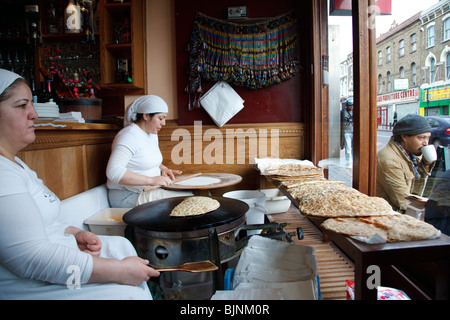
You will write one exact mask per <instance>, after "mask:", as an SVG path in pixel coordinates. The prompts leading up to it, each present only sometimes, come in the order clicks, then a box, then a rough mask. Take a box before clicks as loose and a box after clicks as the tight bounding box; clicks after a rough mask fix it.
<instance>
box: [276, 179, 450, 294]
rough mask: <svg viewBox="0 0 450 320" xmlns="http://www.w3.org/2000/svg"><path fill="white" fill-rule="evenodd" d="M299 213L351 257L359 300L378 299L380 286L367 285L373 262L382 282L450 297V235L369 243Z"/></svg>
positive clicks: (324, 239) (396, 286) (295, 203)
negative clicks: (340, 232) (325, 227)
mask: <svg viewBox="0 0 450 320" xmlns="http://www.w3.org/2000/svg"><path fill="white" fill-rule="evenodd" d="M279 189H280V190H281V191H282V192H283V193H284V194H285V195H286V196H287V197H288V198H289V199H290V200H291V202H292V204H293V206H295V208H296V209H297V210H298V206H299V203H298V201H297V200H296V199H294V198H293V197H292V196H291V195H290V194H289V193H288V192H286V190H285V189H284V188H279ZM299 216H301V217H302V218H303V220H304V221H303V224H304V225H307V224H306V223H305V220H306V221H309V222H310V224H311V225H314V226H315V228H316V230H317V232H319V233H320V234H321V235H322V241H326V242H325V243H331V242H332V243H333V244H334V245H335V246H336V247H337V248H339V250H340V251H341V252H343V254H342V255H341V256H343V257H346V258H347V259H350V260H351V261H352V263H353V266H354V280H355V299H356V300H375V299H377V290H374V289H369V288H368V286H367V285H366V283H367V281H368V280H369V281H370V279H369V277H371V276H372V275H373V272H369V271H368V267H369V266H372V265H374V266H377V267H379V268H380V271H381V279H380V280H381V285H382V286H389V287H394V288H397V289H401V290H403V291H405V292H406V294H407V295H408V296H409V297H410V298H412V299H423V300H433V299H436V300H437V299H439V300H442V299H444V300H448V299H450V297H449V293H448V291H449V288H450V237H448V236H446V235H444V234H442V235H441V236H440V237H439V238H437V239H434V240H422V241H408V242H397V243H385V244H366V243H363V242H360V241H357V240H354V239H352V238H350V237H348V236H345V235H341V234H337V233H335V232H331V231H328V230H325V229H323V228H321V226H320V224H321V223H322V222H323V221H324V220H325V218H318V217H306V216H303V215H302V214H301V213H299ZM277 222H280V221H277ZM329 241H331V242H329ZM318 260H319V258H318ZM425 264H428V265H429V268H428V269H429V270H426V269H425V270H423V268H424V267H423V265H425ZM421 268H422V269H421ZM430 268H432V269H430ZM418 270H419V271H418ZM421 272H422V273H423V274H420V273H421ZM319 276H320V273H319ZM321 284H322V280H321Z"/></svg>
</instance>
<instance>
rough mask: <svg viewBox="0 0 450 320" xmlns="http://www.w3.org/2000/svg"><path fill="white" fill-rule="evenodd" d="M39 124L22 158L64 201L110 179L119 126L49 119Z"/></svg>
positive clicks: (22, 152)
mask: <svg viewBox="0 0 450 320" xmlns="http://www.w3.org/2000/svg"><path fill="white" fill-rule="evenodd" d="M35 124H36V140H35V141H34V143H32V144H30V145H28V146H27V147H26V148H25V149H23V150H22V151H21V152H19V154H18V157H19V158H20V159H22V160H23V161H24V162H25V163H26V164H27V165H28V166H29V167H30V168H31V169H32V170H34V171H36V173H37V175H38V177H39V178H41V179H42V180H43V181H44V184H45V185H46V186H47V187H48V188H49V189H50V190H52V191H53V192H54V193H55V194H56V195H57V196H58V197H59V198H60V199H61V200H63V199H66V198H68V197H71V196H73V195H75V194H77V193H80V192H83V191H85V190H88V189H90V188H93V187H96V186H98V185H100V184H102V183H105V182H106V165H107V163H108V159H109V155H110V153H111V143H112V141H113V139H114V137H115V135H116V134H117V132H118V130H119V127H118V126H116V125H113V124H103V123H62V122H48V121H36V122H35ZM48 124H51V125H48Z"/></svg>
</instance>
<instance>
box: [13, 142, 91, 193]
mask: <svg viewBox="0 0 450 320" xmlns="http://www.w3.org/2000/svg"><path fill="white" fill-rule="evenodd" d="M18 156H19V158H20V159H22V160H23V161H24V162H25V163H26V164H27V165H28V166H29V167H30V168H31V169H32V170H34V171H35V172H36V174H37V176H38V177H39V178H40V179H42V181H44V184H45V185H46V186H47V187H48V188H49V189H50V190H51V191H53V192H54V193H55V194H56V195H57V196H58V198H60V199H65V198H66V197H68V196H70V195H74V194H77V193H80V192H82V191H84V190H85V184H84V180H85V179H84V172H83V150H82V148H81V146H75V147H65V148H53V149H41V150H32V151H22V152H21V153H20V154H19V155H18Z"/></svg>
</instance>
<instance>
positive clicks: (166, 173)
mask: <svg viewBox="0 0 450 320" xmlns="http://www.w3.org/2000/svg"><path fill="white" fill-rule="evenodd" d="M160 169H161V176H164V177H169V178H171V179H172V180H174V179H175V175H180V174H182V173H183V172H182V171H180V170H172V169H169V168H167V167H166V166H163V165H161V166H160Z"/></svg>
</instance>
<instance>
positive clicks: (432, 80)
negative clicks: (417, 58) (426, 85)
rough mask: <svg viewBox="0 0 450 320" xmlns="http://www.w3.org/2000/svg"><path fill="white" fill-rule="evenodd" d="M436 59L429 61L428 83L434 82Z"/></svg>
mask: <svg viewBox="0 0 450 320" xmlns="http://www.w3.org/2000/svg"><path fill="white" fill-rule="evenodd" d="M435 78H436V59H434V58H431V60H430V83H433V82H434V81H436V79H435Z"/></svg>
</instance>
